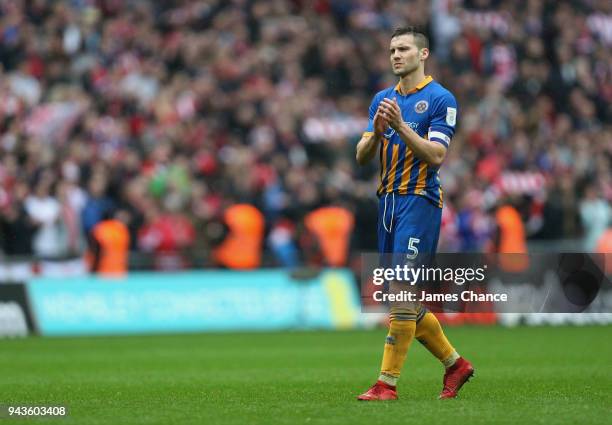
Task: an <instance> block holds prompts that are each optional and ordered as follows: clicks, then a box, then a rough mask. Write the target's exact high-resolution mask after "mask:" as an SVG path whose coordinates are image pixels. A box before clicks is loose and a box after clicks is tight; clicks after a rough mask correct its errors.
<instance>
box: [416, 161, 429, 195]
mask: <svg viewBox="0 0 612 425" xmlns="http://www.w3.org/2000/svg"><path fill="white" fill-rule="evenodd" d="M426 178H427V163H426V162H425V161H422V162H421V165H419V178H418V179H417V184H416V186H415V187H414V193H415V194H417V195H419V192H420V191H421V190H423V189H425V179H426Z"/></svg>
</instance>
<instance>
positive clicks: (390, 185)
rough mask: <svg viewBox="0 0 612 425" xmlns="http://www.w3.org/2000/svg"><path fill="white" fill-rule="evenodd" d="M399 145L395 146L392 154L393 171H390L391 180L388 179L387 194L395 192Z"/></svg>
mask: <svg viewBox="0 0 612 425" xmlns="http://www.w3.org/2000/svg"><path fill="white" fill-rule="evenodd" d="M398 151H399V145H393V153H392V154H391V169H390V170H389V178H388V179H387V192H393V183H395V170H396V169H397V155H398Z"/></svg>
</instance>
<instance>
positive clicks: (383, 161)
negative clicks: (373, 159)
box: [378, 139, 389, 194]
mask: <svg viewBox="0 0 612 425" xmlns="http://www.w3.org/2000/svg"><path fill="white" fill-rule="evenodd" d="M388 146H389V141H388V140H387V139H383V144H382V146H381V149H382V159H381V164H380V165H381V166H380V186H379V187H378V193H379V194H381V193H383V191H384V187H383V181H384V180H385V175H386V174H387V147H388Z"/></svg>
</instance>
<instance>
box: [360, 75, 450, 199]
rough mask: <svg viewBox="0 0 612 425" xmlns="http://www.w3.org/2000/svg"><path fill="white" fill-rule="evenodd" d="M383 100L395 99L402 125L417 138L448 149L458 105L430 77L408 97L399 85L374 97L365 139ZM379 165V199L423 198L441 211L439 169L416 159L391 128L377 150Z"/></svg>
mask: <svg viewBox="0 0 612 425" xmlns="http://www.w3.org/2000/svg"><path fill="white" fill-rule="evenodd" d="M384 98H388V99H393V98H396V99H397V103H398V104H399V107H400V109H401V110H402V117H403V119H404V121H405V122H406V124H408V125H409V126H410V128H412V129H413V130H414V131H415V132H416V133H418V135H419V136H421V137H423V138H426V139H429V140H431V141H434V142H438V143H442V144H443V145H444V146H445V147H446V148H448V146H449V143H450V141H451V139H452V137H453V135H454V134H455V125H456V124H457V101H456V100H455V97H454V96H453V95H452V94H451V92H449V91H448V90H447V89H445V88H444V87H443V86H442V85H441V84H439V83H438V82H436V81H434V80H433V78H431V76H427V77H425V79H424V80H423V81H421V82H420V83H419V84H418V85H417V86H416V87H415V88H414V89H413V90H411V91H410V92H409V93H401V91H400V86H399V84H398V85H396V86H395V87H389V88H387V89H384V90H382V91H380V92H378V93H376V95H375V96H374V99H373V100H372V104H371V105H370V121H369V124H368V128H367V130H366V132H365V133H364V135H367V134H371V133H372V132H373V131H374V115H375V114H376V110H377V109H378V105H379V103H380V102H381V101H382V99H384ZM380 165H381V169H380V186H379V187H378V192H377V193H378V195H379V196H380V195H382V194H384V193H390V192H394V193H397V194H400V195H418V196H424V197H425V198H427V199H429V200H430V201H431V202H433V203H434V204H435V205H437V206H438V207H439V208H442V202H443V193H442V188H441V187H440V175H439V168H438V167H430V166H428V165H427V164H426V163H425V162H424V161H421V160H420V159H419V158H417V157H416V156H415V155H414V154H413V152H412V151H411V150H410V149H409V148H408V147H407V146H406V144H405V143H404V142H403V140H402V139H401V138H400V137H399V135H398V134H396V132H395V130H393V129H392V128H389V129H388V130H387V133H386V134H385V135H384V139H383V142H382V144H381V146H380Z"/></svg>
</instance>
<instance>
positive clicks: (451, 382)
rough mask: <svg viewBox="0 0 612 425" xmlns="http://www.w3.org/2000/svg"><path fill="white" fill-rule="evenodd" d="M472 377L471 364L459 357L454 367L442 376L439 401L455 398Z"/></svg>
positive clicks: (472, 368)
mask: <svg viewBox="0 0 612 425" xmlns="http://www.w3.org/2000/svg"><path fill="white" fill-rule="evenodd" d="M472 376H474V367H473V366H472V364H471V363H470V362H469V361H467V360H466V359H464V358H463V357H459V358H458V359H457V361H456V362H455V364H454V365H452V366H451V367H449V368H448V369H446V373H445V374H444V388H443V389H442V392H441V393H440V397H438V398H439V399H440V400H442V399H445V398H455V397H457V393H458V392H459V390H460V389H461V387H462V386H463V384H465V383H466V382H467V381H469V379H470V378H471V377H472Z"/></svg>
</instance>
